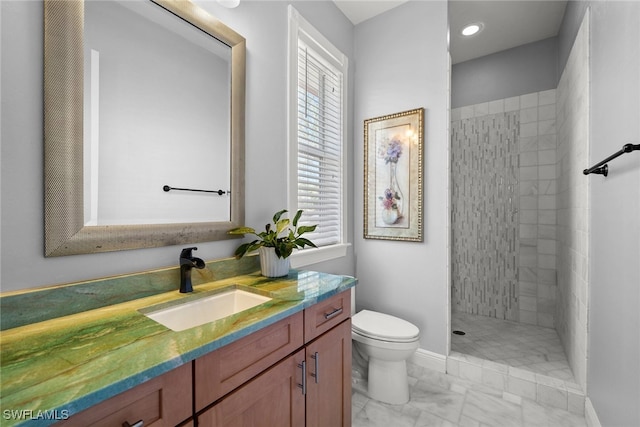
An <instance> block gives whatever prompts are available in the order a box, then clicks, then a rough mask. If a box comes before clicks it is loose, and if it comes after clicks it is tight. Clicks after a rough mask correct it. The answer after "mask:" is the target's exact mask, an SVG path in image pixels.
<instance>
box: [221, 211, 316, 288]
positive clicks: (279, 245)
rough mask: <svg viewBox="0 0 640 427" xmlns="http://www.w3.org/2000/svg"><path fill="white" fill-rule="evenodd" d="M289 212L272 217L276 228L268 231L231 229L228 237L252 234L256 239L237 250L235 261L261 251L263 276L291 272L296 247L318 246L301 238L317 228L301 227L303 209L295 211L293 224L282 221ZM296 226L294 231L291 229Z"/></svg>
mask: <svg viewBox="0 0 640 427" xmlns="http://www.w3.org/2000/svg"><path fill="white" fill-rule="evenodd" d="M286 212H287V210H286V209H283V210H281V211H278V212H276V213H275V215H273V225H272V224H267V225H266V226H265V230H264V231H262V232H260V233H258V232H256V230H254V229H253V228H251V227H238V228H234V229H232V230H229V232H228V233H229V234H243V235H244V234H253V235H254V236H256V237H257V239H256V240H254V241H252V242H249V243H243V244H242V245H240V246H238V248H237V249H236V251H235V256H236V258H242V257H243V256H244V255H245V254H247V253H248V252H252V251H255V250H256V249H258V250H259V254H260V269H261V272H262V275H263V276H266V277H281V276H286V275H287V274H288V273H289V266H290V260H289V256H290V255H291V253H292V252H293V249H295V248H304V247H305V246H311V247H314V248H315V247H317V246H316V245H315V244H314V243H313V242H312V241H311V240H309V239H306V238H304V237H301V236H302V235H303V234H304V233H310V232H312V231H314V230H315V229H316V227H317V225H301V226H300V227H298V221H299V220H300V216H301V215H302V210H299V211H298V212H296V215H295V216H294V217H293V222H291V221H290V220H289V218H283V217H282V216H283V214H285V213H286ZM289 224H291V225H293V228H291V227H289Z"/></svg>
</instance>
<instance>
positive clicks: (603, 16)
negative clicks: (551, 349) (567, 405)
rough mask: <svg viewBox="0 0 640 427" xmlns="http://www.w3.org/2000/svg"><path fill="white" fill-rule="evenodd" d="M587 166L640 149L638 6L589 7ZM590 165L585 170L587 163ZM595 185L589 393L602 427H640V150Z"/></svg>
mask: <svg viewBox="0 0 640 427" xmlns="http://www.w3.org/2000/svg"><path fill="white" fill-rule="evenodd" d="M590 7H591V12H590V16H591V138H590V141H591V147H590V157H591V161H590V164H589V166H591V165H592V164H594V163H597V162H599V161H600V160H602V159H604V158H606V157H607V156H609V155H610V154H612V153H614V152H616V151H618V150H619V149H620V148H621V147H622V145H623V144H626V143H633V144H640V120H639V118H640V44H639V43H638V40H640V3H638V2H635V1H626V2H623V1H616V2H600V1H597V2H591V4H590ZM585 167H586V165H585ZM585 179H589V180H590V186H591V191H590V197H591V201H590V203H591V245H590V247H591V249H590V251H591V256H590V272H589V274H590V291H591V296H590V303H591V307H590V314H589V332H590V335H589V362H588V367H587V380H588V389H587V392H588V395H589V397H590V398H591V401H592V402H593V405H594V407H595V409H596V412H597V414H598V417H599V418H600V421H601V422H602V425H603V426H637V425H640V405H638V402H640V333H639V332H638V331H640V310H639V309H638V307H639V306H640V262H639V261H640V224H639V222H638V218H640V152H637V151H636V152H633V153H629V154H625V155H623V156H622V157H620V158H618V159H616V160H613V161H612V162H611V163H609V176H608V177H607V178H603V177H602V176H590V177H588V178H587V177H585Z"/></svg>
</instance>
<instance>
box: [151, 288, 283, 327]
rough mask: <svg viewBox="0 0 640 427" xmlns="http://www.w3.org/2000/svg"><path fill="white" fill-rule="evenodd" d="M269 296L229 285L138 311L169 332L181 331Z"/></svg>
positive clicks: (262, 301)
mask: <svg viewBox="0 0 640 427" xmlns="http://www.w3.org/2000/svg"><path fill="white" fill-rule="evenodd" d="M267 301H271V298H269V297H266V296H263V295H259V294H256V293H253V292H247V291H244V290H242V289H238V288H233V289H230V290H227V291H223V292H216V293H214V294H211V295H210V296H205V297H200V298H197V299H193V300H190V301H187V302H182V303H178V304H175V305H171V306H169V307H166V308H162V309H158V310H155V309H153V308H152V309H151V310H150V311H147V310H141V311H142V313H143V314H144V315H145V316H147V317H149V318H151V319H153V320H155V321H156V322H158V323H160V324H161V325H164V326H166V327H167V328H169V329H171V330H173V331H184V330H185V329H189V328H193V327H195V326H200V325H204V324H205V323H209V322H214V321H216V320H220V319H224V318H225V317H228V316H231V315H233V314H237V313H240V312H243V311H245V310H248V309H250V308H253V307H256V306H258V305H260V304H263V303H265V302H267Z"/></svg>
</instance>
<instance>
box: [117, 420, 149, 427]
mask: <svg viewBox="0 0 640 427" xmlns="http://www.w3.org/2000/svg"><path fill="white" fill-rule="evenodd" d="M143 426H144V421H142V420H138V421H136V422H135V423H133V424H129V423H128V422H127V421H125V422H123V423H122V427H143Z"/></svg>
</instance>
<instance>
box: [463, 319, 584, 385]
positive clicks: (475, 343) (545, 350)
mask: <svg viewBox="0 0 640 427" xmlns="http://www.w3.org/2000/svg"><path fill="white" fill-rule="evenodd" d="M451 330H452V331H463V332H465V335H456V334H452V335H451V337H452V338H451V350H452V351H456V352H458V353H463V354H468V355H470V356H474V357H478V358H481V359H485V360H490V361H492V362H496V363H502V364H505V365H509V366H513V367H515V368H520V369H525V370H528V371H532V372H535V373H538V374H542V375H546V376H549V377H553V378H558V379H561V380H564V381H570V382H573V381H574V377H573V373H572V371H571V368H570V367H569V362H568V361H567V357H566V356H565V353H564V350H563V348H562V344H561V343H560V338H559V337H558V333H557V332H556V331H555V329H551V328H543V327H541V326H535V325H527V324H525V323H519V322H512V321H509V320H501V319H494V318H492V317H486V316H478V315H474V314H467V313H453V312H452V313H451Z"/></svg>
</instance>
